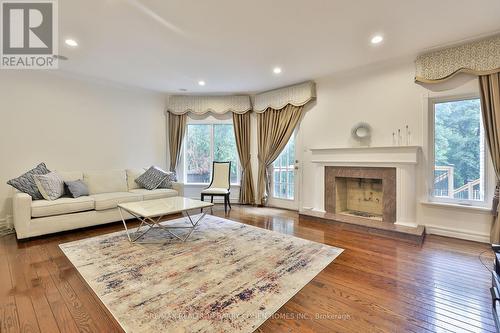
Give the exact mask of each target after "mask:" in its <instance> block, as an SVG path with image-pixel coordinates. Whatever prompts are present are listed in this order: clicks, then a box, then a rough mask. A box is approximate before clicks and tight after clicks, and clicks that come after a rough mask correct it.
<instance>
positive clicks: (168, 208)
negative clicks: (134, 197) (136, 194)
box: [118, 197, 213, 243]
mask: <svg viewBox="0 0 500 333" xmlns="http://www.w3.org/2000/svg"><path fill="white" fill-rule="evenodd" d="M212 206H213V204H212V203H209V202H203V201H199V200H193V199H189V198H183V197H172V198H164V199H155V200H145V201H137V202H126V203H121V204H119V205H118V209H119V210H120V216H121V218H122V221H123V226H124V227H125V231H126V232H127V237H128V240H129V241H130V242H131V243H159V242H146V241H140V239H141V238H142V237H143V236H144V235H146V234H147V233H148V232H150V231H151V230H153V229H161V230H164V231H167V232H168V233H170V234H171V235H172V236H174V237H175V238H177V239H179V240H181V241H183V242H185V241H187V240H188V238H189V236H191V234H192V233H193V231H194V230H195V229H196V227H197V226H198V224H199V223H200V222H201V221H202V220H203V219H204V218H205V215H206V213H205V212H203V208H207V207H212ZM194 209H201V211H202V213H201V214H200V216H198V217H197V219H196V220H193V218H192V217H191V215H189V211H190V210H194ZM123 211H125V212H127V213H129V214H131V215H132V216H134V217H135V218H137V219H138V220H139V221H141V224H140V225H139V227H138V228H137V229H136V230H135V231H133V232H131V231H130V230H129V229H128V228H127V222H126V221H125V218H124V216H123ZM177 213H182V214H183V215H184V217H185V218H186V222H187V223H186V224H187V225H186V226H178V225H175V226H168V223H167V224H161V223H160V222H161V220H162V218H163V217H165V216H167V215H171V214H177ZM167 222H168V221H167ZM143 227H144V229H143ZM141 229H143V230H141ZM183 229H184V230H189V232H188V234H187V235H186V236H183V237H181V236H179V235H178V234H177V233H175V232H174V231H175V230H183ZM163 243H164V242H163Z"/></svg>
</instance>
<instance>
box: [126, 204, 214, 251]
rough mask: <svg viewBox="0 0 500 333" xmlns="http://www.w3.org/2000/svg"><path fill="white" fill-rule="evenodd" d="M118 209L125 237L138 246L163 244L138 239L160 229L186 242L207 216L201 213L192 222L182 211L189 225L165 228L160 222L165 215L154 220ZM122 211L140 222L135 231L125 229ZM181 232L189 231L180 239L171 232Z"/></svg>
mask: <svg viewBox="0 0 500 333" xmlns="http://www.w3.org/2000/svg"><path fill="white" fill-rule="evenodd" d="M118 209H119V210H120V216H121V218H122V222H123V226H124V227H125V231H126V232H127V237H128V240H129V241H130V242H131V243H138V244H164V243H165V242H158V241H154V242H146V241H140V239H141V238H142V237H143V236H145V235H146V234H147V233H148V232H150V231H151V230H153V229H162V230H165V231H167V232H168V233H170V234H171V235H172V236H174V237H175V238H177V239H178V240H180V241H182V242H185V241H187V240H188V238H189V237H190V236H191V234H192V233H193V231H194V230H195V229H196V227H197V226H198V225H199V224H200V222H201V221H202V220H203V219H204V218H205V216H206V215H207V213H202V214H201V215H200V217H198V219H197V220H193V218H192V217H191V215H189V213H188V212H187V211H183V212H182V215H184V217H185V218H186V220H187V222H189V225H187V226H185V227H184V226H171V227H168V226H165V225H162V224H161V223H160V222H161V220H162V218H163V217H165V216H166V215H161V216H158V217H155V218H150V217H142V216H139V215H137V214H134V213H132V212H130V211H128V210H126V209H124V208H122V207H118ZM122 210H124V211H126V212H127V213H129V214H130V215H132V216H134V217H135V218H136V219H138V220H139V221H141V224H140V225H139V227H138V228H137V230H136V231H133V232H132V231H130V230H129V229H128V228H127V222H125V218H124V217H123V213H122ZM142 227H144V229H145V230H144V231H141V228H142ZM179 229H180V230H183V229H187V230H189V232H188V234H187V235H186V236H184V237H181V236H179V235H178V234H176V233H175V232H173V230H179Z"/></svg>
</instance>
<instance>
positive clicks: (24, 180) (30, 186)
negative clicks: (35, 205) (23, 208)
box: [7, 163, 50, 200]
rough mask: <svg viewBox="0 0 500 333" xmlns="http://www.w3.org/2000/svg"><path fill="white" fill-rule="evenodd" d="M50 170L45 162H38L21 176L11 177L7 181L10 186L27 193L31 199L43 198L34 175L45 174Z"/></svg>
mask: <svg viewBox="0 0 500 333" xmlns="http://www.w3.org/2000/svg"><path fill="white" fill-rule="evenodd" d="M49 172H50V170H49V169H47V166H46V165H45V163H40V164H38V165H37V166H36V167H35V168H33V169H31V170H30V171H28V172H26V173H24V174H22V175H21V176H19V177H17V178H14V179H11V180H9V181H8V182H7V184H9V185H10V186H12V187H14V188H15V189H16V190H18V191H21V192H23V193H26V194H29V195H30V196H31V197H32V198H33V200H40V199H43V196H42V193H40V191H39V190H38V187H37V186H36V183H35V179H34V178H33V176H34V175H46V174H48V173H49Z"/></svg>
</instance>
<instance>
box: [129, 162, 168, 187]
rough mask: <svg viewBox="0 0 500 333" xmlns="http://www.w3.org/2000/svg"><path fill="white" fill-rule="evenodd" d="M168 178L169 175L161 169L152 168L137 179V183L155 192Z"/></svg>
mask: <svg viewBox="0 0 500 333" xmlns="http://www.w3.org/2000/svg"><path fill="white" fill-rule="evenodd" d="M166 178H167V173H166V172H165V171H163V170H162V169H160V168H157V167H154V166H152V167H150V168H149V169H148V170H147V171H146V172H144V173H143V174H142V175H140V176H139V177H137V178H136V179H135V182H136V183H137V184H139V185H140V186H141V187H143V188H145V189H147V190H154V189H156V188H158V186H160V184H161V183H162V182H163V181H164V180H165V179H166Z"/></svg>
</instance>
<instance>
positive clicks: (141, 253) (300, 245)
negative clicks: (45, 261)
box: [60, 215, 343, 332]
mask: <svg viewBox="0 0 500 333" xmlns="http://www.w3.org/2000/svg"><path fill="white" fill-rule="evenodd" d="M195 218H196V217H195ZM168 223H169V224H181V223H185V221H184V220H183V219H178V220H174V221H169V222H168ZM160 239H166V240H167V241H168V242H167V243H165V244H130V243H129V242H128V240H127V237H126V234H125V233H124V232H116V233H112V234H107V235H102V236H98V237H93V238H88V239H84V240H79V241H75V242H71V243H66V244H61V245H60V248H61V249H62V251H63V252H64V253H65V255H66V256H67V257H68V258H69V260H70V261H71V262H72V263H73V265H74V266H75V267H76V268H77V269H78V271H79V272H80V274H81V275H82V276H83V278H84V279H85V280H86V281H87V283H88V284H89V285H90V287H91V288H92V289H93V290H94V292H95V293H96V294H97V295H98V296H99V298H100V299H101V301H102V302H103V303H104V304H105V305H106V307H107V308H108V309H109V310H110V312H111V313H112V314H113V316H114V317H115V318H116V320H117V321H118V322H119V323H120V325H121V326H122V327H123V329H124V330H125V331H126V332H253V331H254V330H255V329H257V328H258V327H259V326H260V325H261V324H262V323H263V322H264V321H265V320H266V319H267V318H268V317H270V316H271V315H272V314H273V313H274V312H276V311H277V310H278V309H279V308H280V307H281V306H283V305H284V304H285V303H286V302H287V301H288V300H289V299H290V298H292V296H293V295H295V294H296V293H297V292H298V291H299V290H300V289H301V288H302V287H304V286H305V285H306V284H307V283H308V282H309V281H311V280H312V279H313V278H314V277H315V276H316V275H317V274H318V273H319V272H321V271H322V270H323V269H324V268H325V267H326V266H327V265H328V264H330V263H331V262H332V261H333V260H334V259H335V258H336V257H337V256H338V255H339V254H340V253H341V252H342V251H343V250H342V249H339V248H335V247H331V246H328V245H324V244H320V243H315V242H311V241H308V240H304V239H301V238H297V237H293V236H289V235H284V234H280V233H277V232H273V231H269V230H265V229H261V228H257V227H252V226H249V225H245V224H241V223H237V222H234V221H229V220H226V219H222V218H219V217H215V216H209V215H207V217H206V218H205V220H203V221H202V223H201V225H200V226H199V227H198V228H197V229H196V231H195V232H194V233H193V235H191V238H189V240H188V241H187V242H186V243H181V242H179V241H177V240H175V239H173V237H172V236H170V235H169V234H168V233H166V232H163V231H158V230H154V231H151V232H150V233H148V234H147V240H151V241H154V240H160Z"/></svg>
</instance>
